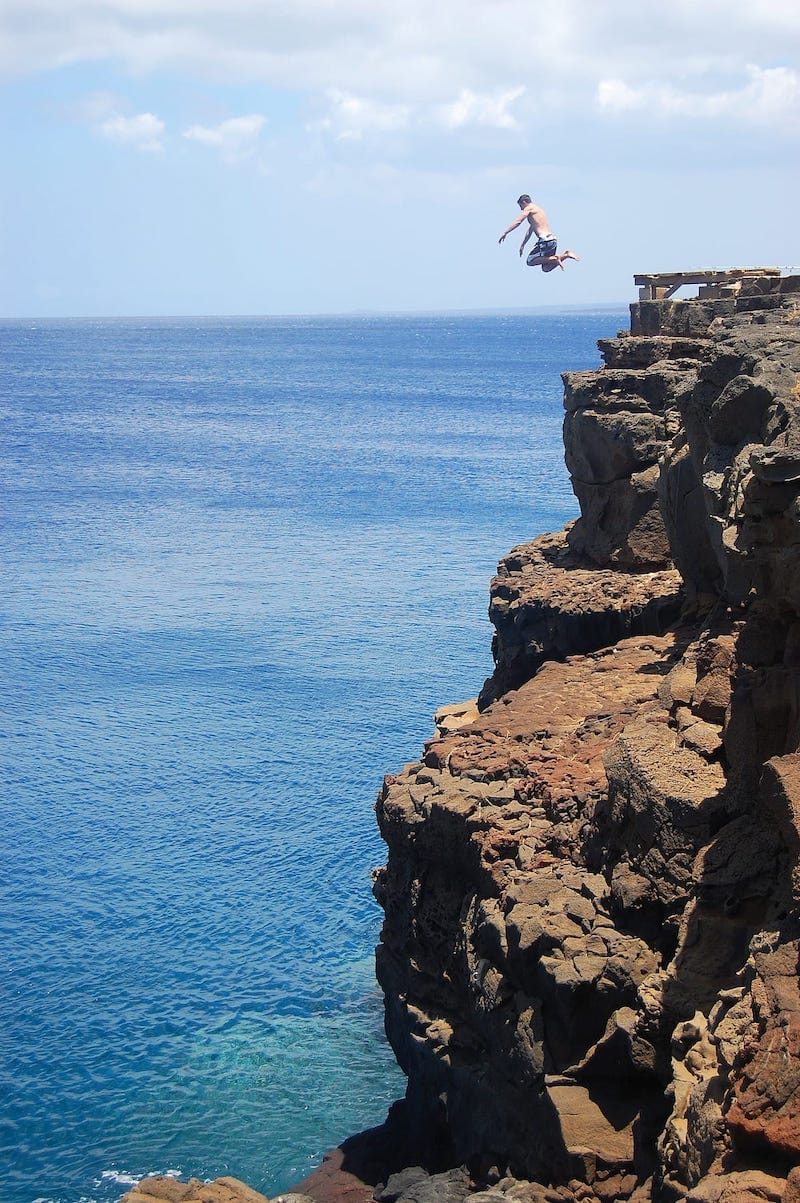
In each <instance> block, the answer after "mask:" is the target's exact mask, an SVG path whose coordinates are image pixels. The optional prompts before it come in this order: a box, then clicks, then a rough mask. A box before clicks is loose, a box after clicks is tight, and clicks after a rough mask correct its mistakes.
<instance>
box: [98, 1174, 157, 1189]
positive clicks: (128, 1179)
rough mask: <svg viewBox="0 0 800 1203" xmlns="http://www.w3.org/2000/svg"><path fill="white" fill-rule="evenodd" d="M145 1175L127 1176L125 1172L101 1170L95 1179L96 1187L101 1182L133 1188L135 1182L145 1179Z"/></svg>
mask: <svg viewBox="0 0 800 1203" xmlns="http://www.w3.org/2000/svg"><path fill="white" fill-rule="evenodd" d="M147 1176H148V1175H147V1174H128V1173H126V1171H125V1170H103V1172H102V1174H101V1175H100V1177H99V1178H98V1179H97V1185H98V1186H99V1185H100V1184H101V1183H102V1182H117V1183H119V1185H120V1186H135V1185H136V1183H137V1182H141V1180H142V1178H146V1177H147Z"/></svg>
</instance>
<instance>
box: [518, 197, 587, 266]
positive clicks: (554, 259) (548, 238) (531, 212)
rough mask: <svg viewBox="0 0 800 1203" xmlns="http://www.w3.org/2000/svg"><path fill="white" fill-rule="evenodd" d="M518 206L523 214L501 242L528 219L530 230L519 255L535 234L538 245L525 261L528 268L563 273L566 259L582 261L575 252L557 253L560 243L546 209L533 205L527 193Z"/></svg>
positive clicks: (523, 240)
mask: <svg viewBox="0 0 800 1203" xmlns="http://www.w3.org/2000/svg"><path fill="white" fill-rule="evenodd" d="M517 204H518V205H519V207H520V209H521V210H522V212H521V213H520V215H519V217H518V218H517V219H516V221H512V223H511V225H510V226H509V227H508V229H507V230H504V231H503V233H502V234H501V235H500V238H499V241H500V242H502V241H503V239H504V238H505V237H506V235H507V234H510V233H511V231H512V230H516V228H517V226H521V225H522V223H523V221H525V219H526V218H527V219H528V229H527V232H526V234H525V237H524V238H523V239H522V244H521V246H520V248H519V253H520V255H522V253H523V251H524V250H525V244H526V243H527V241H528V239H529V238H530V236H531V234H535V235H536V245H535V246H534V248H533V250H532V251H531V253H530V254H529V255H528V258H527V259H526V260H525V262H526V263H527V265H528V267H541V269H542V271H543V272H551V271H554V270H555V268H557V267H560V268H561V270H562V272H563V270H564V260H565V259H580V256H579V255H576V254H575V252H574V251H563V252H562V253H561V254H560V255H558V254H557V253H556V252H557V249H558V242H557V241H556V236H555V234H554V233H553V231H552V230H551V229H550V224H549V222H548V220H547V214H546V213H545V211H544V209H540V208H539V206H538V205H535V204H534V203H533V201H532V200H531V198H530V197H529V196H528V194H527V193H526V192H523V194H522V196H521V197H519V199H518V200H517Z"/></svg>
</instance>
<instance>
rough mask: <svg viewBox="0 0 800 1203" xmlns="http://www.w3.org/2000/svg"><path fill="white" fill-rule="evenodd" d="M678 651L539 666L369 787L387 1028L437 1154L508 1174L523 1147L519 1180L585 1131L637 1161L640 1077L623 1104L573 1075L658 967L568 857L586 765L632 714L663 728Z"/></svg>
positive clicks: (662, 645)
mask: <svg viewBox="0 0 800 1203" xmlns="http://www.w3.org/2000/svg"><path fill="white" fill-rule="evenodd" d="M677 649H678V643H677V641H676V638H675V636H665V637H661V638H650V639H648V638H641V639H629V640H625V641H623V642H621V643H620V644H619V645H617V647H616V648H614V649H612V650H608V651H605V652H602V651H601V652H597V653H594V654H593V655H591V656H585V657H580V658H578V657H576V658H573V659H569V660H567V662H566V663H563V664H561V663H555V662H552V663H548V664H545V665H544V666H543V667H542V668H541V670H540V671H539V673H538V675H537V676H536V678H535V679H534V680H532V681H530V682H528V683H527V684H526V685H523V686H522V687H521V688H520V689H519V690H518V691H516V692H514V693H510V694H508V695H506V696H505V697H504V698H503V699H502V700H501V701H500V702H497V703H495V704H494V705H493V706H491V707H490V708H489V709H488V710H487V711H486V712H485V713H484V714H482V715H481V716H480V717H479V718H478V719H477V720H476V721H475V722H474V723H472V724H468V725H466V726H464V727H461V728H460V729H459V730H457V731H455V732H452V733H449V734H447V735H446V736H443V737H439V738H437V739H434V740H432V741H431V742H430V743H429V744H428V745H427V747H426V752H425V757H424V760H423V762H421V763H420V764H417V765H411V766H407V768H406V769H405V770H404V772H403V773H402V774H399V775H398V776H396V777H392V778H387V780H386V782H385V784H384V788H383V790H382V792H381V795H380V797H379V801H378V807H377V812H378V820H379V824H380V828H381V832H382V834H383V836H384V839H385V840H386V842H387V844H388V846H389V850H390V857H389V863H388V866H387V868H386V869H385V870H382V871H381V872H380V873H379V874H378V875H377V877H376V883H375V888H376V896H377V897H378V899H379V901H381V902H382V904H383V905H384V907H385V911H386V922H385V925H384V930H383V933H382V945H381V947H380V949H379V956H378V973H379V978H380V980H381V983H382V985H383V987H384V990H385V993H386V996H387V1002H389V1006H388V1007H387V1032H388V1035H389V1038H390V1040H391V1042H392V1045H393V1047H394V1049H395V1051H396V1053H397V1056H398V1059H399V1061H400V1063H401V1065H402V1066H403V1068H404V1069H405V1070H406V1072H407V1073H408V1074H409V1076H410V1079H411V1092H412V1094H415V1095H417V1096H419V1099H420V1100H421V1098H422V1096H423V1095H424V1094H426V1093H430V1094H432V1095H434V1096H435V1097H437V1098H438V1099H439V1100H440V1104H439V1106H441V1100H445V1102H444V1107H445V1112H446V1116H447V1124H448V1128H449V1133H450V1137H451V1138H452V1140H453V1143H454V1155H456V1156H457V1155H459V1154H462V1153H466V1152H474V1151H476V1150H479V1149H481V1148H488V1149H492V1150H494V1151H498V1152H500V1153H504V1154H505V1156H506V1157H507V1158H509V1159H510V1160H511V1161H512V1162H513V1160H514V1157H515V1156H516V1155H517V1154H518V1151H519V1150H520V1149H521V1148H526V1152H525V1155H524V1157H523V1161H525V1165H524V1166H521V1167H519V1166H518V1168H523V1169H525V1168H527V1169H528V1170H529V1171H530V1170H531V1169H532V1168H536V1167H540V1166H542V1165H548V1164H549V1165H553V1164H560V1165H562V1166H563V1167H566V1168H569V1167H570V1166H573V1163H575V1162H576V1160H581V1158H583V1159H584V1160H585V1156H584V1153H585V1147H590V1148H591V1147H592V1145H591V1140H589V1135H588V1134H589V1133H590V1132H594V1133H595V1134H596V1138H597V1142H598V1143H597V1147H595V1148H592V1153H591V1156H592V1158H594V1161H597V1160H598V1159H599V1161H600V1162H601V1163H609V1164H612V1165H619V1166H622V1165H627V1166H628V1167H629V1169H630V1167H631V1166H632V1165H633V1163H634V1162H635V1161H636V1160H637V1158H638V1157H639V1151H638V1149H637V1148H636V1138H635V1130H636V1126H637V1123H638V1125H639V1127H641V1126H642V1123H641V1114H640V1113H641V1110H642V1108H643V1107H644V1108H645V1110H646V1111H648V1112H649V1111H650V1110H652V1109H653V1107H656V1108H657V1106H658V1099H660V1097H661V1092H660V1088H658V1086H657V1084H656V1082H655V1081H654V1082H653V1084H652V1086H650V1087H648V1086H646V1085H645V1086H642V1087H641V1088H640V1090H639V1091H638V1094H637V1095H636V1102H635V1105H632V1104H631V1103H630V1100H628V1101H626V1097H625V1092H624V1091H623V1092H622V1093H620V1083H619V1082H614V1081H613V1080H610V1079H609V1077H608V1065H607V1064H604V1065H603V1066H602V1076H597V1077H593V1075H592V1072H591V1067H590V1068H589V1069H584V1071H583V1076H584V1077H586V1076H587V1075H588V1078H589V1079H591V1081H589V1082H587V1081H583V1080H581V1081H579V1080H578V1077H577V1076H576V1075H577V1074H578V1068H577V1067H578V1066H579V1064H580V1063H581V1062H582V1061H583V1060H584V1059H585V1058H586V1057H587V1054H589V1053H590V1051H591V1049H592V1047H593V1046H594V1045H595V1044H596V1042H597V1041H599V1040H601V1038H602V1037H603V1035H604V1032H605V1031H606V1028H607V1025H608V1023H609V1021H610V1020H611V1018H612V1016H613V1015H614V1014H615V1012H617V1011H618V1010H619V1009H620V1008H625V1007H630V1006H631V1005H635V1003H636V999H637V993H638V990H639V987H640V985H641V983H643V982H644V981H645V980H646V979H647V978H648V977H649V976H650V975H652V974H653V973H654V972H655V971H656V970H657V968H658V957H657V956H656V955H654V954H653V952H652V951H651V950H650V949H649V948H648V947H647V945H646V944H644V943H643V942H642V941H641V940H640V939H638V938H637V937H635V936H632V935H629V934H627V933H626V932H625V931H623V930H620V929H618V928H616V927H615V925H614V921H613V919H612V917H611V913H610V908H611V905H612V898H611V892H610V890H609V888H608V885H607V883H606V881H605V879H604V878H603V877H602V876H599V875H598V874H597V873H596V872H594V871H593V870H592V869H591V867H590V866H589V865H588V864H586V863H585V859H584V856H583V853H582V847H583V841H584V838H585V836H586V835H587V834H588V833H589V832H590V831H591V824H592V820H593V818H594V813H595V809H596V807H597V805H598V803H599V802H600V801H601V799H603V798H604V796H605V793H606V789H607V780H606V770H605V768H604V764H603V755H604V753H605V752H606V751H607V750H608V748H609V747H610V746H612V744H613V743H614V741H615V740H617V739H618V738H619V737H620V735H621V733H622V732H623V730H624V729H625V726H626V724H627V723H629V722H630V721H631V720H632V719H633V718H634V716H638V718H639V719H640V720H643V717H644V716H646V715H647V714H650V715H651V716H652V718H653V722H654V723H655V724H656V726H662V725H663V720H664V719H665V715H664V712H663V710H662V708H661V705H660V703H659V700H658V687H659V684H660V683H661V681H662V679H663V677H664V676H665V675H666V673H667V672H668V671H669V669H670V668H671V667H672V665H673V663H674V659H675V657H676V655H677ZM598 1064H599V1062H598ZM642 1064H643V1063H642V1062H641V1061H640V1066H639V1069H638V1070H636V1069H633V1068H632V1067H630V1066H629V1068H628V1070H626V1071H625V1072H626V1073H627V1072H630V1073H638V1074H640V1075H641V1073H642V1072H643V1071H642ZM617 1069H619V1066H617ZM553 1075H556V1076H555V1077H554V1076H553ZM490 1082H493V1083H495V1086H496V1089H493V1090H492V1091H491V1092H490V1094H491V1097H490V1098H488V1099H487V1098H486V1097H485V1091H486V1088H487V1084H488V1083H490ZM478 1099H481V1103H480V1106H478V1107H476V1106H474V1105H473V1104H474V1103H475V1102H476V1100H478ZM581 1115H582V1116H583V1117H584V1118H583V1120H580V1118H579V1117H580V1116H581ZM637 1117H638V1118H637ZM582 1125H583V1130H584V1135H585V1136H586V1139H585V1140H583V1141H578V1139H577V1135H576V1133H577V1131H578V1129H579V1128H581V1127H582ZM533 1131H537V1132H538V1133H539V1135H538V1136H537V1137H533V1136H531V1135H529V1136H528V1137H523V1133H525V1132H529V1133H530V1132H533ZM587 1142H588V1144H587ZM580 1149H584V1152H579V1150H580ZM581 1164H583V1161H582V1162H581ZM593 1164H594V1162H593Z"/></svg>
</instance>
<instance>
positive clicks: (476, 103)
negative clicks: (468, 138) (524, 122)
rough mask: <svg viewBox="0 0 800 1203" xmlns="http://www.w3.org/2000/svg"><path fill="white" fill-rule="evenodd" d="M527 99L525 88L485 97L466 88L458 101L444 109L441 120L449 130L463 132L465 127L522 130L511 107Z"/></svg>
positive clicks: (440, 110)
mask: <svg viewBox="0 0 800 1203" xmlns="http://www.w3.org/2000/svg"><path fill="white" fill-rule="evenodd" d="M524 95H525V88H522V87H518V88H510V89H509V90H508V91H505V92H495V93H494V94H486V93H484V94H482V95H481V94H480V93H478V92H473V91H471V89H469V88H462V89H461V92H460V94H459V97H458V99H457V100H454V101H453V102H452V103H451V104H446V105H442V106H441V108H440V109H439V117H440V120H441V122H442V124H443V125H444V126H445V128H446V129H461V128H462V127H463V126H465V125H482V126H489V127H490V128H493V129H512V130H513V129H519V128H520V124H519V121H518V120H517V118H516V117H515V116H514V114H513V113H511V112H509V106H510V105H512V104H513V103H514V101H515V100H519V98H520V97H521V96H524Z"/></svg>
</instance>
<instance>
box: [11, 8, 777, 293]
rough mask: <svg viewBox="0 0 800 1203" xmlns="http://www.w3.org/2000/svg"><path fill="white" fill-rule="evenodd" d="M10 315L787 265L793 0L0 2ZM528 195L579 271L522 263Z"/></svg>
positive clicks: (488, 288)
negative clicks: (520, 217)
mask: <svg viewBox="0 0 800 1203" xmlns="http://www.w3.org/2000/svg"><path fill="white" fill-rule="evenodd" d="M0 70H2V115H3V121H2V130H3V147H2V153H3V160H4V163H3V173H2V179H3V183H2V187H1V190H0V206H1V211H0V219H1V222H2V234H1V235H0V239H2V241H1V242H0V271H1V272H2V284H1V285H0V289H1V291H0V313H1V314H2V315H4V316H11V317H13V316H45V315H56V316H58V315H87V314H92V315H95V314H96V315H129V314H261V313H265V314H266V313H343V312H352V311H364V310H380V311H402V310H437V309H493V308H506V307H511V308H513V307H520V306H525V307H527V306H534V305H559V306H561V305H573V304H576V305H580V304H595V303H604V302H618V301H623V302H625V301H627V300H630V299H632V297H633V295H634V289H633V286H632V276H633V274H634V273H635V272H639V271H659V270H670V269H676V268H686V269H688V268H697V267H715V268H719V267H728V266H738V265H743V264H747V265H751V264H752V265H758V264H764V265H773V266H779V267H786V268H788V267H795V268H797V269H798V270H800V239H799V238H798V219H797V216H796V214H797V210H798V193H799V192H800V189H799V188H798V184H799V183H800V170H799V169H798V159H799V156H798V149H799V148H800V4H797V2H796V0H670V2H669V3H668V4H667V3H663V4H661V3H659V4H656V3H655V2H654V0H0ZM523 191H524V192H529V193H530V194H531V195H532V196H533V198H534V200H536V201H537V202H538V203H539V204H541V205H542V206H543V207H544V208H545V210H546V211H547V213H548V216H549V217H550V224H551V226H552V227H553V229H554V230H555V232H556V234H557V235H558V238H559V244H560V248H561V249H562V250H563V249H565V248H566V247H572V248H574V249H575V250H576V251H577V252H578V253H579V254H580V255H581V262H580V263H578V264H576V263H570V264H568V265H567V268H566V270H565V271H564V273H563V274H562V273H560V272H554V273H552V274H551V275H548V276H545V275H543V274H542V273H541V272H538V271H532V270H530V269H529V268H526V267H525V266H524V265H523V263H522V262H521V261H520V259H519V257H518V254H517V251H518V246H519V242H520V240H521V235H520V236H518V235H517V234H516V232H515V233H514V234H513V235H512V236H511V237H510V238H509V239H508V240H507V241H506V242H505V243H504V244H503V245H502V246H498V241H497V240H498V237H499V235H500V233H501V232H502V230H503V229H504V228H505V227H506V226H507V225H508V224H509V223H510V222H511V220H512V219H513V218H514V216H515V215H516V213H517V212H518V210H517V209H516V206H515V203H514V202H515V199H516V197H517V195H518V194H519V193H520V192H523Z"/></svg>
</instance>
